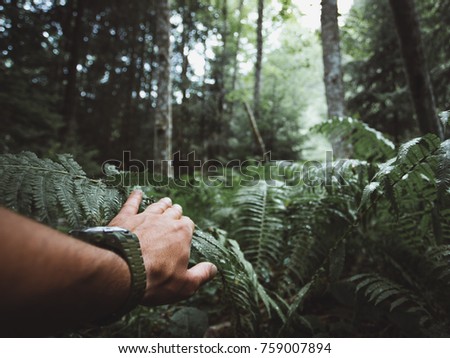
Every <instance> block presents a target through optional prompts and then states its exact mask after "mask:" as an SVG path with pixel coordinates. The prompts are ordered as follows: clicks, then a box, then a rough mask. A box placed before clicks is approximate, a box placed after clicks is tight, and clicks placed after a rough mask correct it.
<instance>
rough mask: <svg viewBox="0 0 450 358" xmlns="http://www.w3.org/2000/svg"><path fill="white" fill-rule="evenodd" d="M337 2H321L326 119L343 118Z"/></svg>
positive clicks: (333, 0) (331, 0)
mask: <svg viewBox="0 0 450 358" xmlns="http://www.w3.org/2000/svg"><path fill="white" fill-rule="evenodd" d="M337 16H338V10H337V0H322V14H321V25H322V34H321V38H322V47H323V64H324V81H325V91H326V98H327V105H328V117H329V118H333V117H342V116H344V112H345V107H344V85H343V81H342V65H341V50H340V45H339V26H338V18H337Z"/></svg>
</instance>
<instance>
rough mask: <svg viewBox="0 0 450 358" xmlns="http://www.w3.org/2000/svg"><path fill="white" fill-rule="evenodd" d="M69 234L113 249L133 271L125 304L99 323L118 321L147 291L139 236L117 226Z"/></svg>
mask: <svg viewBox="0 0 450 358" xmlns="http://www.w3.org/2000/svg"><path fill="white" fill-rule="evenodd" d="M69 234H70V235H71V236H73V237H75V238H77V239H80V240H82V241H85V242H87V243H89V244H91V245H94V246H97V247H100V248H103V249H107V250H110V251H113V252H114V253H116V254H117V255H119V256H120V257H122V258H123V259H124V260H125V261H126V263H127V264H128V267H129V268H130V272H131V290H130V293H129V295H128V298H127V300H126V302H125V304H124V305H123V307H122V308H121V309H120V310H119V311H117V312H115V313H113V314H112V315H110V316H109V317H107V318H106V319H102V320H101V321H99V322H97V323H98V324H100V325H106V324H110V323H113V322H114V321H117V320H118V319H119V318H120V317H122V316H123V315H124V314H126V313H128V312H129V311H131V310H132V309H133V308H135V307H136V306H137V305H138V304H139V302H140V301H141V299H142V296H143V295H144V292H145V287H146V284H147V278H146V274H145V266H144V260H143V258H142V253H141V245H140V244H139V239H138V237H137V236H136V235H135V234H133V233H132V232H130V231H129V230H127V229H123V228H121V227H117V226H97V227H91V228H86V229H80V230H72V231H70V232H69Z"/></svg>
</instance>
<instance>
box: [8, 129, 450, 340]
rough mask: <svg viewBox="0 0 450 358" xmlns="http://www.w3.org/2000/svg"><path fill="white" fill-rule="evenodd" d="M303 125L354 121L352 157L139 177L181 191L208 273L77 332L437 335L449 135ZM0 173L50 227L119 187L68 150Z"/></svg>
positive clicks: (442, 305)
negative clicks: (174, 177)
mask: <svg viewBox="0 0 450 358" xmlns="http://www.w3.org/2000/svg"><path fill="white" fill-rule="evenodd" d="M316 130H318V131H322V132H328V133H332V134H333V135H337V133H338V132H339V135H345V134H347V135H348V134H349V132H353V133H354V135H353V136H352V137H351V144H352V145H353V147H354V148H359V150H358V151H357V153H360V155H358V158H357V159H353V160H349V161H346V162H344V163H343V165H340V166H338V167H335V168H334V169H330V168H327V167H326V166H323V167H322V168H318V167H316V171H315V172H314V174H312V175H311V174H310V176H309V180H310V181H311V182H309V183H310V184H311V183H312V182H314V181H315V182H316V183H318V184H317V185H315V186H311V185H307V183H303V182H301V181H299V179H301V177H300V176H299V173H300V166H301V164H300V163H298V164H291V165H290V166H288V167H284V168H283V171H282V172H281V169H280V172H279V173H278V174H279V175H280V176H279V177H280V178H281V177H283V178H284V179H285V181H284V183H283V182H281V181H274V182H269V181H265V180H261V181H257V182H256V181H255V182H254V183H253V184H252V185H248V186H243V187H240V188H238V189H237V188H236V187H234V188H225V187H211V188H208V187H207V186H206V185H205V184H202V182H201V181H198V182H197V185H195V186H194V187H191V188H179V187H177V186H176V184H175V183H174V182H172V183H171V185H169V186H168V187H162V188H158V187H152V186H149V187H144V188H143V189H144V190H145V192H146V193H147V195H148V196H151V197H153V198H157V197H159V196H162V195H167V194H170V195H171V196H172V197H173V198H175V200H176V201H178V202H181V203H184V202H186V206H185V209H186V212H187V214H188V215H191V216H192V217H193V218H194V219H196V220H197V222H198V223H200V224H201V225H202V226H203V228H204V230H206V231H201V230H197V231H196V233H195V235H194V241H193V260H194V261H198V260H200V259H206V260H210V261H212V262H214V263H215V264H216V265H217V266H218V268H219V271H220V274H219V277H218V278H217V279H216V280H215V281H214V282H213V283H211V284H209V285H207V286H206V287H205V288H204V289H203V290H202V291H201V292H199V293H198V294H197V295H196V296H195V297H193V298H192V299H190V300H189V301H187V302H184V303H182V304H179V305H176V306H171V307H170V308H167V307H162V308H152V309H144V308H139V309H136V310H135V311H134V312H132V313H131V314H130V315H129V316H128V317H125V318H124V319H123V320H122V321H120V322H119V323H117V324H115V325H113V326H110V327H106V328H104V329H100V330H95V331H90V332H83V333H81V334H83V335H108V336H110V335H117V336H136V335H138V336H141V335H142V336H148V335H157V336H172V335H174V336H198V335H202V334H203V333H204V331H205V329H206V328H207V327H208V319H209V325H210V326H211V325H219V326H220V325H222V328H221V329H217V331H216V332H215V333H213V334H217V335H219V336H251V337H254V336H257V337H260V336H281V337H284V336H298V335H302V336H313V337H318V336H320V337H321V336H334V337H341V336H344V337H346V336H363V337H367V336H375V337H378V336H383V337H391V336H394V337H397V336H407V337H410V336H414V337H416V336H418V337H423V336H425V337H442V336H449V335H450V320H449V318H448V317H450V300H449V299H448V298H449V294H450V285H449V277H450V265H449V260H448V258H449V256H450V241H449V240H450V171H449V168H450V165H449V164H450V163H449V162H450V142H449V141H445V142H443V143H441V141H440V140H439V139H438V138H437V137H436V136H434V135H431V134H430V135H426V136H424V137H419V138H417V139H414V140H411V141H409V142H407V143H405V144H403V145H402V146H401V147H400V148H399V149H398V151H397V152H396V151H395V150H394V149H393V148H394V147H393V145H392V144H391V143H390V142H389V141H388V140H387V139H385V138H384V137H383V136H382V135H381V133H379V132H375V131H374V130H371V129H369V128H368V127H366V126H364V125H361V124H360V123H358V122H355V121H354V120H344V121H330V122H328V123H325V124H323V125H322V126H321V127H318V128H316ZM364 148H365V149H366V150H365V151H364V150H363V149H364ZM369 158H372V160H371V161H370V162H368V161H366V160H367V159H369ZM0 174H1V175H0V178H1V183H0V184H1V185H0V187H1V192H0V197H1V198H2V201H3V204H5V205H7V206H9V207H12V208H14V209H15V210H18V211H19V212H22V213H24V214H27V215H29V216H32V217H35V218H37V219H39V220H41V221H44V222H47V223H50V224H52V223H53V224H54V225H55V224H58V223H59V225H60V226H61V225H64V221H61V219H62V218H65V219H66V221H65V222H66V223H67V224H69V225H70V226H72V225H81V224H88V225H94V224H105V223H107V222H108V220H110V218H111V217H112V215H113V214H114V213H113V211H114V210H117V208H118V205H119V204H120V203H121V202H123V200H124V198H125V194H126V192H127V190H128V189H129V188H126V187H108V186H107V185H106V184H105V182H104V181H101V180H90V179H88V178H86V176H85V174H84V172H83V171H82V169H81V168H80V167H79V166H78V165H77V164H76V163H75V162H74V161H73V159H71V158H70V157H68V156H59V157H58V158H57V159H56V161H50V160H42V159H38V158H37V157H36V156H35V155H33V154H31V153H23V154H21V155H3V156H2V157H1V159H0ZM117 175H119V176H123V175H130V174H129V173H128V174H127V173H118V174H117ZM231 175H232V174H231ZM234 175H235V176H238V174H234ZM93 197H95V198H101V200H100V201H98V200H94V201H92V198H93ZM190 202H195V203H196V205H197V207H192V206H190V205H189V203H190ZM58 209H62V210H58ZM61 213H63V214H61ZM194 327H195V328H194ZM223 327H225V328H223Z"/></svg>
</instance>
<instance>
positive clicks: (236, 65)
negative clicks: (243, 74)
mask: <svg viewBox="0 0 450 358" xmlns="http://www.w3.org/2000/svg"><path fill="white" fill-rule="evenodd" d="M243 8H244V0H240V1H239V8H238V12H239V19H238V21H239V22H238V27H237V38H236V52H235V54H234V63H233V77H232V79H231V91H234V90H235V89H236V82H237V75H238V72H239V61H238V55H239V51H240V49H241V36H242V11H243ZM233 113H234V101H232V102H231V104H230V115H231V117H233Z"/></svg>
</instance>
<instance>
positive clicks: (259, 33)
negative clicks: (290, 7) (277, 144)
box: [253, 0, 264, 121]
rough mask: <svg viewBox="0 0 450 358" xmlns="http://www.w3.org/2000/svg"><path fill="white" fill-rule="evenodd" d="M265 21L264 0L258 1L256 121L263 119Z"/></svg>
mask: <svg viewBox="0 0 450 358" xmlns="http://www.w3.org/2000/svg"><path fill="white" fill-rule="evenodd" d="M263 20H264V0H258V21H257V29H256V64H255V88H254V93H253V112H254V115H255V120H256V121H258V120H259V119H260V117H261V70H262V59H263Z"/></svg>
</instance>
